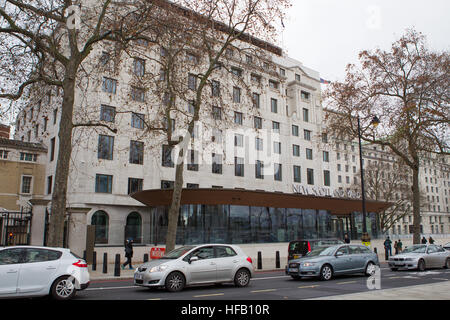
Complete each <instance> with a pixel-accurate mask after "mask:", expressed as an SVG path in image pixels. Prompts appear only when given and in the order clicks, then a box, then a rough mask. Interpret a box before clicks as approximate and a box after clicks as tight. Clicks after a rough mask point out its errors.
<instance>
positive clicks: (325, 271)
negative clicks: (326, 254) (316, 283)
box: [320, 264, 333, 281]
mask: <svg viewBox="0 0 450 320" xmlns="http://www.w3.org/2000/svg"><path fill="white" fill-rule="evenodd" d="M332 277H333V269H332V268H331V266H330V265H329V264H325V265H323V266H322V268H321V269H320V280H325V281H327V280H330V279H331V278H332Z"/></svg>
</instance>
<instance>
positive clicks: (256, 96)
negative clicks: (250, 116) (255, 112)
mask: <svg viewBox="0 0 450 320" xmlns="http://www.w3.org/2000/svg"><path fill="white" fill-rule="evenodd" d="M252 100H253V107H254V108H258V109H259V107H260V95H259V94H258V93H256V92H253V94H252Z"/></svg>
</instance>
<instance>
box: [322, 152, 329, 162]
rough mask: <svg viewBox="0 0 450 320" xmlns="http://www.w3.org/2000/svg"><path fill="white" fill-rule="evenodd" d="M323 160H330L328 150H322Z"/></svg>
mask: <svg viewBox="0 0 450 320" xmlns="http://www.w3.org/2000/svg"><path fill="white" fill-rule="evenodd" d="M323 162H330V153H329V152H328V151H323Z"/></svg>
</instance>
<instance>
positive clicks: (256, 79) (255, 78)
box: [250, 73, 261, 83]
mask: <svg viewBox="0 0 450 320" xmlns="http://www.w3.org/2000/svg"><path fill="white" fill-rule="evenodd" d="M250 80H251V81H254V82H257V83H260V82H261V76H260V75H257V74H254V73H252V74H251V75H250Z"/></svg>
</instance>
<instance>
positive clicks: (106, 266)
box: [103, 252, 108, 273]
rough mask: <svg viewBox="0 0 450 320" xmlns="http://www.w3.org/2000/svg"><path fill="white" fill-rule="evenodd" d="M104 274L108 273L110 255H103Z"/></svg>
mask: <svg viewBox="0 0 450 320" xmlns="http://www.w3.org/2000/svg"><path fill="white" fill-rule="evenodd" d="M103 273H108V254H107V253H106V252H105V253H103Z"/></svg>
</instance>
